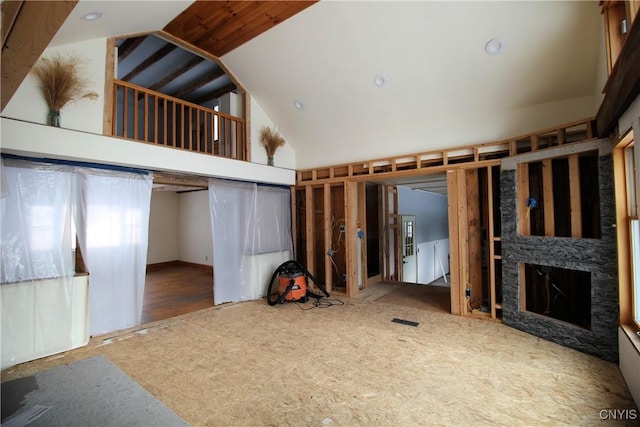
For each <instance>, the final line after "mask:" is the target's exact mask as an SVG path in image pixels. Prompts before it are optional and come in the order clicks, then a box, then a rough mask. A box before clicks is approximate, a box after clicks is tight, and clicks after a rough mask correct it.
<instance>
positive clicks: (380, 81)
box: [373, 74, 387, 87]
mask: <svg viewBox="0 0 640 427" xmlns="http://www.w3.org/2000/svg"><path fill="white" fill-rule="evenodd" d="M386 83H387V79H385V78H384V76H383V75H382V74H376V75H375V76H373V84H374V85H376V86H378V87H382V86H384V85H385V84H386Z"/></svg>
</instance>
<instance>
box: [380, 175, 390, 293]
mask: <svg viewBox="0 0 640 427" xmlns="http://www.w3.org/2000/svg"><path fill="white" fill-rule="evenodd" d="M381 218H382V234H381V236H382V245H383V251H382V253H383V254H384V258H383V259H382V266H383V267H382V278H383V279H384V280H391V262H390V258H391V257H390V255H389V245H390V244H391V238H390V237H389V235H390V230H391V222H390V212H389V186H388V185H383V186H382V217H381Z"/></svg>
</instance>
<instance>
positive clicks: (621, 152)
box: [614, 132, 640, 330]
mask: <svg viewBox="0 0 640 427" xmlns="http://www.w3.org/2000/svg"><path fill="white" fill-rule="evenodd" d="M639 154H640V153H638V152H637V150H636V149H635V146H634V141H633V132H630V133H629V134H627V135H626V136H625V137H624V138H623V139H622V140H621V142H620V143H619V144H618V145H617V146H616V147H615V150H614V162H615V163H614V166H615V174H616V211H617V213H616V216H617V219H616V223H617V224H618V227H619V229H618V266H619V279H620V323H621V324H623V325H627V326H629V327H632V328H633V329H635V330H640V221H639V218H638V179H639V178H640V177H639V176H638V172H637V165H638V155H639Z"/></svg>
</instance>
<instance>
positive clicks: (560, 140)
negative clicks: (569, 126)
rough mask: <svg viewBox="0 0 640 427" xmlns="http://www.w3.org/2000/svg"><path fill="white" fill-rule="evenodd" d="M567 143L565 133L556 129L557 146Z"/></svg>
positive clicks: (563, 130)
mask: <svg viewBox="0 0 640 427" xmlns="http://www.w3.org/2000/svg"><path fill="white" fill-rule="evenodd" d="M566 141H567V131H566V130H565V129H564V128H562V129H558V145H563V144H564V143H565V142H566Z"/></svg>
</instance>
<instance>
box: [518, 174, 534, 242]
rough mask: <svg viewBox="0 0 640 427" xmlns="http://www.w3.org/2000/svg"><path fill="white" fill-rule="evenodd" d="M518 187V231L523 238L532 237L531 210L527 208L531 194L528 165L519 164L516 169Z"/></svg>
mask: <svg viewBox="0 0 640 427" xmlns="http://www.w3.org/2000/svg"><path fill="white" fill-rule="evenodd" d="M516 174H517V177H516V178H517V185H516V187H517V188H516V195H517V197H516V203H517V204H518V205H517V209H516V211H517V212H518V231H519V232H520V234H521V235H522V236H530V235H531V218H529V209H528V208H527V199H528V198H529V196H530V192H529V165H528V164H527V163H519V164H518V165H517V169H516Z"/></svg>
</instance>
